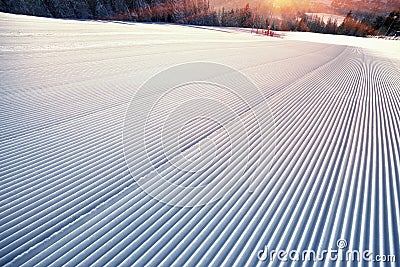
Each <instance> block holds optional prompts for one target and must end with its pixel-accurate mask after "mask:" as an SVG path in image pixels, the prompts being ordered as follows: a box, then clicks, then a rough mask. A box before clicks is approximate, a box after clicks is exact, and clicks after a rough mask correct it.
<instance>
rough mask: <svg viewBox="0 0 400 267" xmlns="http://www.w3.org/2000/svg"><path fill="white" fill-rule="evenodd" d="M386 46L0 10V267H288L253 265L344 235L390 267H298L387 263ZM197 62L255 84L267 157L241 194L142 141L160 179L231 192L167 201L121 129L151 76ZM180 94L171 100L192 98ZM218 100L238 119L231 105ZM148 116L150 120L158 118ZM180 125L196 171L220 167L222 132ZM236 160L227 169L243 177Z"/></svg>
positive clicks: (394, 188) (393, 224)
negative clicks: (265, 114) (148, 183)
mask: <svg viewBox="0 0 400 267" xmlns="http://www.w3.org/2000/svg"><path fill="white" fill-rule="evenodd" d="M399 44H400V43H399V42H398V41H390V40H378V39H360V38H355V37H344V36H341V37H334V36H329V35H319V34H311V33H286V36H285V37H284V38H267V37H265V36H260V35H254V34H251V33H250V32H249V31H248V30H244V29H226V28H212V27H194V26H182V25H168V24H140V23H125V22H97V21H73V20H54V19H47V18H36V17H28V16H20V15H10V14H4V13H0V81H1V82H0V94H1V98H0V111H1V112H0V122H1V123H0V142H1V143H0V146H1V155H0V175H1V176H0V177H1V178H0V215H1V216H0V265H1V266H33V265H38V266H50V265H54V266H74V265H78V266H87V265H95V266H104V265H107V266H114V265H118V264H120V265H123V266H131V265H133V266H194V265H198V266H206V265H210V266H255V265H271V266H286V265H294V266H297V265H302V264H303V262H301V261H298V262H292V264H291V263H290V262H289V263H288V262H286V263H285V262H279V261H273V262H270V261H260V260H259V259H258V256H257V254H258V252H259V251H260V250H262V249H264V247H265V246H268V247H269V248H270V249H297V250H304V249H314V250H318V249H329V248H332V249H336V248H337V241H338V240H343V239H344V240H346V241H347V244H348V248H351V249H357V250H367V249H368V250H370V251H372V252H373V253H374V255H376V254H381V255H389V254H390V255H391V254H394V255H396V261H397V262H385V263H379V262H345V261H336V262H328V261H325V262H308V263H307V264H308V266H311V265H314V266H332V265H335V266H336V265H338V266H393V267H394V266H398V264H399V263H398V262H399V261H400V254H399V252H400V231H399V230H400V229H399V227H400V203H399V201H400V45H399ZM199 61H200V62H214V63H218V64H223V65H224V66H228V67H229V68H232V69H234V70H237V71H239V72H240V73H242V74H243V75H244V76H246V77H248V79H249V80H250V81H252V82H253V83H254V84H255V85H256V86H257V88H258V89H259V90H260V92H261V94H262V97H263V98H265V101H258V102H257V101H256V100H257V99H255V100H254V102H252V101H250V102H249V103H250V105H251V109H250V110H263V108H266V107H267V108H268V110H269V111H270V112H271V114H272V116H273V121H274V127H273V131H270V132H268V133H267V135H268V137H269V138H271V140H274V145H273V149H274V155H273V159H272V161H270V160H271V159H270V158H269V157H267V156H266V154H262V155H261V157H260V161H259V165H257V166H255V165H254V166H255V167H254V168H253V169H252V168H250V170H251V172H252V174H251V175H253V176H255V177H254V181H255V182H256V187H255V188H254V191H253V192H249V190H248V187H249V184H248V181H247V180H246V179H248V177H249V175H250V174H249V173H246V172H245V175H244V176H240V177H238V176H239V175H236V174H235V172H234V170H235V169H230V170H231V171H230V172H223V171H221V172H219V171H215V172H210V173H206V174H205V175H203V176H201V175H200V176H199V177H195V176H194V175H192V176H189V175H186V176H185V174H182V173H181V172H175V170H174V168H173V166H170V165H168V164H167V163H165V164H164V162H165V159H164V158H163V154H162V153H163V152H164V151H163V149H164V148H163V147H162V146H158V145H157V143H151V145H153V146H152V148H151V149H150V151H151V153H154V154H151V155H161V156H160V157H161V160H160V161H159V162H161V163H160V166H159V169H160V170H161V171H162V172H163V173H165V174H166V175H167V176H168V179H170V180H171V181H173V182H176V183H180V184H189V185H190V184H202V183H205V184H207V183H208V182H211V181H219V180H220V181H225V180H224V179H228V180H229V181H233V182H232V185H229V188H228V189H229V190H227V193H226V194H225V195H224V196H223V197H222V198H221V199H219V200H218V201H215V202H213V203H210V204H208V205H201V206H195V207H180V206H172V205H167V204H165V203H163V202H160V201H158V200H157V199H155V198H154V197H152V196H151V195H149V194H148V193H147V192H146V191H144V190H143V189H142V187H140V186H139V185H138V183H137V182H136V180H137V177H139V176H144V175H148V174H150V173H151V171H152V167H151V166H148V164H147V165H146V164H144V162H145V160H146V156H143V155H137V156H136V157H135V164H136V165H133V169H132V168H129V167H128V165H127V162H126V158H125V156H126V155H125V154H124V150H126V144H125V143H124V142H123V136H122V133H123V131H124V120H125V117H126V114H127V110H128V107H129V104H130V100H131V99H132V96H134V95H135V93H136V92H137V91H138V89H139V88H140V87H141V86H142V85H143V84H144V83H145V82H146V81H147V80H148V79H150V78H151V77H154V75H157V74H158V73H159V72H161V71H164V70H165V69H167V68H169V67H172V66H176V65H178V64H183V63H190V62H199ZM206 78H207V77H206ZM194 91H196V89H194ZM179 93H180V94H181V95H179V94H177V95H176V98H175V99H176V101H178V100H179V99H181V98H179V96H180V97H189V96H187V95H185V92H184V91H183V92H179ZM243 94H245V92H243ZM216 97H220V98H221V99H225V100H226V101H227V102H229V103H230V104H229V105H230V107H232V109H233V110H236V109H237V110H242V108H243V107H242V106H237V105H236V104H235V103H237V102H235V98H234V97H232V96H230V95H225V94H223V95H216ZM259 99H261V98H259ZM143 101H146V98H143ZM143 103H144V102H143ZM139 104H140V101H139ZM205 107H207V106H205ZM161 108H162V107H161ZM198 108H199V109H200V110H201V107H200V106H199V107H198ZM216 110H218V109H216ZM157 111H158V113H156V114H159V116H156V117H155V119H156V120H157V119H158V120H159V121H161V122H162V121H163V120H164V119H165V118H164V119H163V117H162V114H163V112H165V110H163V109H161V110H157ZM196 112H199V111H198V110H194V113H196ZM178 115H179V114H178ZM240 116H242V114H241V115H240ZM243 116H244V118H246V117H245V116H246V114H244V115H243ZM176 121H178V120H176ZM156 126H157V125H154V127H155V129H157V128H156ZM200 126H201V127H200ZM203 126H204V127H203ZM187 127H188V128H187V129H186V130H185V131H183V133H184V134H183V137H182V138H183V139H184V140H185V142H186V143H187V144H189V147H188V151H189V152H188V153H189V154H190V155H191V153H195V150H196V147H195V146H196V145H197V143H198V142H200V141H201V140H202V139H204V138H205V136H207V137H208V140H211V141H212V142H214V147H212V146H211V145H210V146H208V145H209V144H208V143H207V144H205V147H203V149H204V148H206V149H205V150H203V151H204V152H207V151H208V149H207V148H210V149H211V148H213V149H214V150H215V151H214V152H215V155H217V156H214V158H213V160H211V161H210V162H212V164H211V165H206V166H205V167H204V166H203V167H204V168H206V169H207V168H208V169H212V168H215V169H216V170H218V168H220V169H225V165H224V164H225V163H226V162H227V158H224V157H223V155H229V151H228V150H229V146H227V145H225V144H227V142H228V141H227V138H228V137H229V136H228V137H227V136H225V135H224V134H223V133H220V132H219V131H217V130H216V128H215V125H214V126H213V124H210V125H209V124H207V123H206V122H201V124H200V123H199V124H197V123H192V124H189V125H188V126H187ZM226 128H227V130H229V131H232V132H234V131H235V130H236V124H235V123H232V124H229V125H228V126H226ZM197 132H198V133H200V136H198V135H196V134H195V133H197ZM150 134H152V133H151V132H150ZM271 136H272V137H271ZM237 138H241V135H237ZM238 140H239V141H240V140H241V139H238ZM247 140H250V148H251V149H252V150H251V151H257V150H261V151H263V142H262V141H263V140H260V138H258V137H257V135H255V136H253V137H250V138H248V139H247ZM134 141H135V140H133V142H134ZM239 141H238V142H239ZM240 142H241V141H240ZM264 145H265V144H264ZM236 152H237V153H232V154H231V156H228V160H231V161H232V163H233V164H234V165H235V166H239V165H240V164H241V163H242V162H243V161H247V163H249V164H250V167H251V166H252V164H253V161H252V160H251V159H250V160H248V159H245V157H246V156H247V154H246V153H240V152H241V151H240V150H238V151H236ZM160 153H161V154H160ZM151 155H150V156H151ZM155 159H158V158H157V157H155ZM214 159H215V160H214ZM142 162H143V164H141V163H142ZM205 163H207V162H206V161H204V160H203V161H201V164H205ZM199 164H200V163H199ZM235 166H234V167H235ZM135 179H136V180H135Z"/></svg>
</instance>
